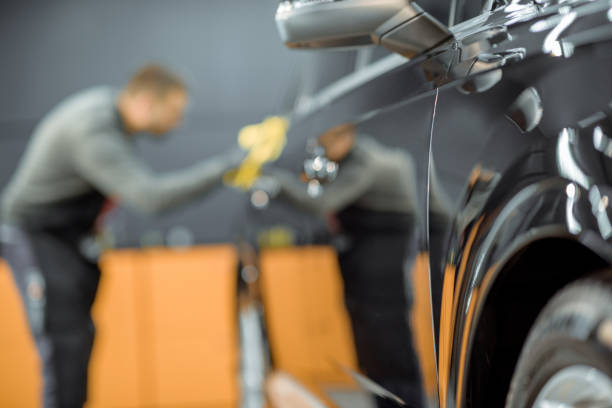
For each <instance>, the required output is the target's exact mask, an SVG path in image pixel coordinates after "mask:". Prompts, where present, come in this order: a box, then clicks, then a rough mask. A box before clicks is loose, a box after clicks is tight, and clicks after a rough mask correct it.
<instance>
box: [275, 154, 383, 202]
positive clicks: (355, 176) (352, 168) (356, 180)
mask: <svg viewBox="0 0 612 408" xmlns="http://www.w3.org/2000/svg"><path fill="white" fill-rule="evenodd" d="M264 175H265V176H269V177H272V178H273V179H274V180H276V181H277V182H278V183H279V185H280V194H281V195H282V196H285V197H286V198H288V199H289V200H291V201H292V202H294V203H295V204H296V205H297V206H298V207H302V208H304V209H306V210H308V211H312V212H315V213H319V214H325V213H328V212H335V211H339V210H341V209H343V208H345V207H347V206H349V205H350V204H352V203H353V202H355V201H356V200H357V199H358V198H359V197H361V195H363V194H364V193H365V192H366V191H367V190H368V189H369V188H370V186H371V185H372V183H373V182H374V174H373V172H372V171H369V169H368V166H367V165H366V164H365V163H346V164H344V165H342V164H341V165H340V171H339V172H338V177H337V178H336V179H335V180H334V181H332V182H331V183H329V184H326V185H324V187H323V193H322V194H321V195H320V196H318V197H316V198H313V197H311V196H310V195H309V194H308V192H307V186H306V183H304V182H302V181H301V180H300V179H299V178H298V176H297V175H296V174H294V173H292V172H290V171H287V170H284V169H280V168H278V167H269V168H266V169H265V170H264Z"/></svg>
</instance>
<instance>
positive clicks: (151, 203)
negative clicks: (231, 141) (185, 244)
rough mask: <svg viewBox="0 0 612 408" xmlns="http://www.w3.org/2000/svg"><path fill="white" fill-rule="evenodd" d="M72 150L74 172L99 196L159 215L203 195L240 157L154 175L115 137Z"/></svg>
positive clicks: (228, 155)
mask: <svg viewBox="0 0 612 408" xmlns="http://www.w3.org/2000/svg"><path fill="white" fill-rule="evenodd" d="M75 148H76V151H75V165H76V169H77V171H78V172H79V173H80V174H81V176H82V177H83V178H85V179H86V180H87V181H88V182H90V183H91V184H92V185H93V186H94V187H95V188H97V189H98V190H99V191H100V192H102V193H103V194H106V195H107V196H110V197H115V198H117V199H118V200H119V201H120V202H121V203H124V204H126V205H128V206H130V207H133V208H135V209H137V210H140V211H142V212H145V213H158V212H161V211H163V210H166V209H169V208H171V207H175V206H178V205H180V204H183V203H185V202H187V201H189V200H191V199H194V198H196V197H197V196H199V195H201V194H203V193H205V192H207V191H208V190H210V189H211V188H212V187H214V186H215V185H217V184H218V183H219V181H220V180H221V178H222V176H223V173H225V171H227V170H229V169H230V168H232V167H234V166H236V165H238V164H239V162H240V160H241V158H242V157H243V154H242V153H241V152H240V151H239V150H238V149H236V150H234V151H230V152H227V153H225V154H222V155H218V156H216V157H213V158H211V159H208V160H205V161H203V162H201V163H198V164H196V165H194V166H192V167H188V168H186V169H183V170H179V171H174V172H169V173H164V174H156V173H154V172H153V171H152V170H151V169H150V168H148V167H147V166H146V165H145V164H143V163H142V162H141V161H140V160H139V159H138V158H137V157H135V156H134V154H133V153H132V149H131V146H130V145H129V143H127V141H125V140H123V138H122V136H121V135H118V134H109V135H99V136H98V137H92V138H90V139H89V140H87V141H86V142H85V143H82V144H78V145H77V146H76V147H75Z"/></svg>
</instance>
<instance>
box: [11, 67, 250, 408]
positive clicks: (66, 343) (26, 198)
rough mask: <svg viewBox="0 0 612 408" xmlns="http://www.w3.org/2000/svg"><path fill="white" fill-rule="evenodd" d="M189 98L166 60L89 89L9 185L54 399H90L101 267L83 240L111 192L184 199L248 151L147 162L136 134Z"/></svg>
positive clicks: (54, 118)
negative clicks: (164, 167) (168, 163)
mask: <svg viewBox="0 0 612 408" xmlns="http://www.w3.org/2000/svg"><path fill="white" fill-rule="evenodd" d="M186 103H187V91H186V89H185V86H184V85H183V83H182V81H181V80H180V79H179V78H177V77H176V76H175V75H173V74H172V73H170V72H168V71H167V70H165V69H163V68H161V67H157V66H148V67H145V68H143V69H142V70H140V71H139V72H138V73H137V74H136V75H135V76H134V77H133V78H132V79H131V81H130V82H129V83H128V84H127V86H126V87H125V88H124V89H122V90H114V89H112V88H107V87H100V88H93V89H88V90H85V91H82V92H80V93H78V94H77V95H74V96H72V97H70V98H69V99H68V100H66V101H64V102H63V103H61V104H60V105H59V106H58V107H56V108H55V109H54V110H53V111H51V113H49V114H48V115H47V116H46V118H45V119H44V120H43V121H42V122H41V123H40V125H39V126H38V127H37V128H36V130H35V132H34V135H33V137H32V140H31V141H30V144H29V146H28V148H27V150H26V153H25V155H24V158H23V160H22V162H21V163H20V166H19V168H18V170H17V172H16V174H15V176H14V177H13V179H12V181H11V183H10V184H9V186H8V188H7V189H6V190H5V192H4V195H3V201H2V221H3V222H4V223H5V224H6V225H4V226H3V228H2V235H1V238H2V241H3V244H4V248H3V257H5V258H6V260H7V261H8V263H9V265H10V266H11V270H12V272H13V275H14V277H15V281H16V283H17V286H18V288H19V291H20V294H21V296H22V298H23V300H24V304H25V306H26V311H27V315H28V318H29V321H30V328H31V330H32V332H33V334H34V337H35V340H36V346H37V348H38V351H39V353H40V356H41V361H42V371H43V375H44V390H43V393H44V396H43V404H44V406H45V407H80V406H82V405H83V404H84V402H85V400H86V389H87V366H88V362H89V355H90V352H91V347H92V343H93V337H94V328H93V323H92V321H91V316H90V309H91V306H92V303H93V301H94V297H95V294H96V290H97V286H98V279H99V276H100V272H99V270H98V267H97V265H96V263H95V260H93V259H89V258H88V256H87V253H86V252H87V251H84V250H83V247H84V245H83V243H84V242H87V239H86V238H87V237H88V236H90V235H91V233H92V229H93V228H94V224H95V221H96V219H97V218H98V217H99V215H100V214H101V212H103V210H104V208H105V205H104V203H105V201H106V200H107V198H112V199H116V200H117V201H119V202H120V203H122V204H125V205H127V206H130V207H133V208H135V209H137V210H140V211H142V212H159V211H161V210H164V209H167V208H171V207H176V206H177V205H179V204H181V203H184V202H186V201H188V200H191V199H195V198H198V197H201V196H202V195H203V194H204V193H206V192H208V191H209V190H211V189H212V188H213V187H215V186H217V185H220V182H221V178H222V175H223V173H224V172H225V171H227V170H228V169H230V168H232V167H234V166H235V165H237V164H238V163H239V162H240V160H241V158H242V155H241V153H240V152H239V151H237V150H236V151H232V152H228V153H227V154H224V155H220V156H218V157H215V158H211V159H208V160H205V161H203V162H201V163H198V164H196V165H194V166H193V167H190V168H187V169H184V170H180V171H176V172H173V173H170V174H162V175H157V174H155V173H154V172H152V171H151V170H150V169H149V168H148V167H147V166H146V165H144V164H143V163H142V162H140V161H139V160H138V159H137V157H136V156H135V154H134V152H133V146H132V144H133V141H134V135H135V134H138V133H141V132H144V133H147V134H149V135H160V134H163V133H166V132H168V131H170V130H172V129H173V128H175V127H176V126H177V125H178V124H179V123H180V120H181V118H182V115H183V112H184V109H185V105H186Z"/></svg>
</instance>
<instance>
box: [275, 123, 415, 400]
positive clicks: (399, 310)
mask: <svg viewBox="0 0 612 408" xmlns="http://www.w3.org/2000/svg"><path fill="white" fill-rule="evenodd" d="M318 141H319V144H320V145H321V146H322V147H323V148H324V149H325V155H326V157H327V158H328V159H329V160H332V161H335V162H338V163H339V170H338V174H337V177H336V179H335V180H334V181H333V182H331V183H329V184H327V185H325V187H324V188H323V190H322V192H321V193H320V195H319V196H317V197H313V196H312V194H308V191H307V189H306V187H305V184H304V183H302V182H301V181H300V180H299V178H298V176H297V175H295V174H293V173H290V172H288V171H285V170H281V169H278V168H268V169H266V170H265V171H264V177H270V178H271V179H273V180H276V182H277V184H278V187H279V191H280V192H279V194H280V195H279V196H280V197H285V198H287V199H289V200H291V201H293V202H294V203H295V204H296V205H297V206H299V207H302V208H306V209H308V210H311V211H314V212H317V213H321V214H327V215H329V214H334V216H333V217H332V219H334V220H336V221H339V228H340V230H339V231H338V232H339V234H341V235H342V236H344V237H346V238H347V240H346V241H347V242H348V245H347V246H346V248H344V249H341V250H340V251H339V261H340V266H341V270H342V275H343V278H344V286H345V302H346V306H347V309H348V312H349V315H350V317H351V321H352V326H353V331H354V335H355V345H356V348H357V355H358V360H359V364H360V366H361V367H362V369H363V370H364V371H365V373H366V374H367V376H368V377H370V378H371V379H372V380H374V381H375V382H378V383H379V384H380V385H382V386H383V387H384V388H386V389H387V390H388V391H391V392H392V393H394V394H396V395H397V396H399V397H400V398H401V399H403V400H405V401H406V402H407V403H408V404H411V405H410V406H421V404H422V401H423V391H422V388H421V380H420V371H419V365H418V360H417V357H416V354H415V351H414V349H413V347H412V336H411V333H410V327H409V322H408V310H409V308H410V304H411V297H412V294H411V287H410V280H409V276H407V274H408V272H409V270H407V268H408V269H409V265H411V264H412V263H413V261H414V259H415V257H416V254H417V250H418V230H419V228H418V226H419V222H418V219H417V217H416V214H415V209H416V187H415V166H414V163H413V160H412V158H411V157H410V156H408V155H407V154H406V153H405V152H402V151H399V150H397V149H390V148H388V147H385V146H383V145H381V144H380V143H379V142H377V141H375V140H373V139H371V138H369V137H367V136H361V135H359V136H358V135H357V134H356V128H355V126H354V125H352V124H345V125H342V126H339V127H336V128H334V129H332V130H330V131H328V132H326V133H324V134H323V135H321V136H320V137H319V140H318ZM378 404H379V406H380V407H382V406H385V405H386V404H389V406H395V404H391V402H390V401H388V400H385V399H383V398H379V399H378Z"/></svg>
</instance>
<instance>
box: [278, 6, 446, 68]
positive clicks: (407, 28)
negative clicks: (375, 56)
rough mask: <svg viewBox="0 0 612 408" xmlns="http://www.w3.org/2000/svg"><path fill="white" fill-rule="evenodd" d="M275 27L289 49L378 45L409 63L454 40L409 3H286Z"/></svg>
mask: <svg viewBox="0 0 612 408" xmlns="http://www.w3.org/2000/svg"><path fill="white" fill-rule="evenodd" d="M276 25H277V27H278V32H279V33H280V36H281V38H282V40H283V42H284V43H285V45H287V46H288V47H290V48H333V47H355V46H362V45H371V44H378V45H382V46H383V47H385V48H388V49H389V50H391V51H394V52H397V53H398V54H401V55H403V56H405V57H408V58H411V57H413V56H415V55H418V54H420V53H422V52H424V51H427V50H429V49H431V48H433V47H435V46H437V45H438V44H441V43H443V42H444V41H447V40H448V39H450V38H451V37H452V35H451V33H450V31H449V30H448V28H447V27H446V26H444V25H443V24H441V23H440V22H438V21H437V20H436V19H435V18H433V17H432V16H430V15H429V14H427V13H426V12H424V11H423V10H422V9H421V8H420V7H419V6H418V5H417V4H416V3H414V2H412V1H409V0H284V1H282V2H281V3H280V5H279V6H278V9H277V11H276Z"/></svg>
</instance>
